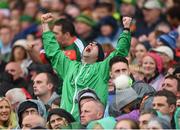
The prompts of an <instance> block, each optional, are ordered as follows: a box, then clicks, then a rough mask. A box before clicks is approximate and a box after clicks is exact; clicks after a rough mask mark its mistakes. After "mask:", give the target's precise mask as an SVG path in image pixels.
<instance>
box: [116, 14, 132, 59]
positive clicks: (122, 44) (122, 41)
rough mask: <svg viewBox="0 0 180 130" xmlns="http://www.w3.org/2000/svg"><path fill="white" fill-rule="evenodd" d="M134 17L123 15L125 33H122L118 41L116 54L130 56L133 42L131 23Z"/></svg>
mask: <svg viewBox="0 0 180 130" xmlns="http://www.w3.org/2000/svg"><path fill="white" fill-rule="evenodd" d="M131 21H132V18H131V17H123V19H122V23H123V27H124V30H123V33H122V34H121V35H120V38H119V40H118V43H117V47H116V51H117V52H116V53H119V54H115V55H120V56H123V57H126V56H128V53H129V49H130V43H131V34H130V25H131Z"/></svg>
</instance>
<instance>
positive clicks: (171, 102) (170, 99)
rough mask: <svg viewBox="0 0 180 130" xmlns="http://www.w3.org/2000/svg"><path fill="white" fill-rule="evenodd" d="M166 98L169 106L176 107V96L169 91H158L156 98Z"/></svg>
mask: <svg viewBox="0 0 180 130" xmlns="http://www.w3.org/2000/svg"><path fill="white" fill-rule="evenodd" d="M159 96H164V97H166V99H167V103H168V104H169V105H176V95H175V94H174V93H172V92H170V91H168V90H160V91H158V92H157V93H156V94H155V96H154V97H159Z"/></svg>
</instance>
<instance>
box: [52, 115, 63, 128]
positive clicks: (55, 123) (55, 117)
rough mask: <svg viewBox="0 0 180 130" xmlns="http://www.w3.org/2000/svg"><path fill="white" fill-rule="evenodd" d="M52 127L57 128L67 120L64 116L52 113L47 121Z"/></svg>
mask: <svg viewBox="0 0 180 130" xmlns="http://www.w3.org/2000/svg"><path fill="white" fill-rule="evenodd" d="M49 123H50V125H51V127H52V129H59V128H61V126H65V125H67V121H66V119H65V118H63V117H60V116H59V115H56V114H53V115H52V116H51V118H50V121H49Z"/></svg>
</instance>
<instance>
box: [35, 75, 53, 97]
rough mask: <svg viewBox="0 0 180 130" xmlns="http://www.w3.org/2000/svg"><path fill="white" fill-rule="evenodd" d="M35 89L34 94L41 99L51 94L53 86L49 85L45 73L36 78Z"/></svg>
mask: <svg viewBox="0 0 180 130" xmlns="http://www.w3.org/2000/svg"><path fill="white" fill-rule="evenodd" d="M33 89H34V94H35V95H36V96H39V97H40V96H43V95H46V94H47V93H48V92H51V89H52V86H51V85H50V84H49V83H48V79H47V75H46V74H45V73H40V74H38V75H37V76H36V77H35V79H34V84H33Z"/></svg>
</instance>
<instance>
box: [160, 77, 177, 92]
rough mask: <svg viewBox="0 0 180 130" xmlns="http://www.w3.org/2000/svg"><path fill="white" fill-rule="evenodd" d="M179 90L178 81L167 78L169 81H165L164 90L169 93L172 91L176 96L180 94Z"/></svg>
mask: <svg viewBox="0 0 180 130" xmlns="http://www.w3.org/2000/svg"><path fill="white" fill-rule="evenodd" d="M177 88H178V82H177V80H176V79H170V78H167V79H165V80H164V82H163V84H162V89H166V90H168V91H171V92H173V93H174V94H175V95H176V94H177V92H178V90H177Z"/></svg>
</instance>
